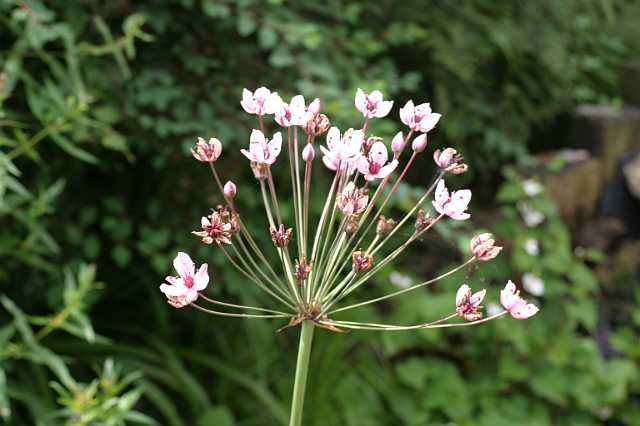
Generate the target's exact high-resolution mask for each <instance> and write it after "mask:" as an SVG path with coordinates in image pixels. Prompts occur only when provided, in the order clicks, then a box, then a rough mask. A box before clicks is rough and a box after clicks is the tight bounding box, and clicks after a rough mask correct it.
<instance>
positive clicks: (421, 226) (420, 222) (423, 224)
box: [415, 209, 435, 232]
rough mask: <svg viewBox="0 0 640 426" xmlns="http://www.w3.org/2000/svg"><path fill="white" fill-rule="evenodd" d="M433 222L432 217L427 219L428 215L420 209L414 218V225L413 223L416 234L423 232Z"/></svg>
mask: <svg viewBox="0 0 640 426" xmlns="http://www.w3.org/2000/svg"><path fill="white" fill-rule="evenodd" d="M434 220H435V219H434V218H432V217H429V215H428V214H427V213H425V211H424V210H422V209H420V210H419V211H418V215H417V216H416V223H415V228H416V232H422V231H424V230H425V229H426V228H427V227H428V226H429V225H431V224H432V223H433V221H434Z"/></svg>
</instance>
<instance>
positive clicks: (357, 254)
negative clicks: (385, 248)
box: [351, 250, 373, 273]
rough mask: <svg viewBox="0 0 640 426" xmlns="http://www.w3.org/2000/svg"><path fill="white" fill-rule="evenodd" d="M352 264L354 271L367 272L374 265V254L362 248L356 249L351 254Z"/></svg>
mask: <svg viewBox="0 0 640 426" xmlns="http://www.w3.org/2000/svg"><path fill="white" fill-rule="evenodd" d="M351 264H352V266H353V270H354V272H356V273H360V272H366V271H368V270H369V269H371V267H372V266H373V256H371V255H370V254H368V253H366V252H364V251H361V250H358V251H354V252H353V254H352V255H351Z"/></svg>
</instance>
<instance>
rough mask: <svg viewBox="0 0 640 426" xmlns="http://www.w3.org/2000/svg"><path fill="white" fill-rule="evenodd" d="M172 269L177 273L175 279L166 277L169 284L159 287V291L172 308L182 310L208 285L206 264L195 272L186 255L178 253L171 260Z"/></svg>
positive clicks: (189, 258) (191, 262)
mask: <svg viewBox="0 0 640 426" xmlns="http://www.w3.org/2000/svg"><path fill="white" fill-rule="evenodd" d="M173 267H174V268H175V270H176V271H177V272H178V275H179V276H177V277H172V276H168V277H166V278H165V279H166V281H167V282H168V283H169V284H166V283H165V284H162V285H160V291H161V292H163V293H164V294H165V296H167V302H168V303H169V304H170V305H171V306H173V307H174V308H182V307H184V306H187V305H188V304H190V303H191V302H194V301H195V300H196V299H197V298H198V292H199V291H202V290H204V289H205V288H206V287H207V284H209V273H208V272H207V268H208V266H207V264H206V263H203V264H202V265H201V266H200V269H198V272H196V271H195V268H196V267H195V265H194V263H193V261H192V260H191V257H189V255H188V254H186V253H183V252H179V253H178V255H177V256H176V258H175V259H173Z"/></svg>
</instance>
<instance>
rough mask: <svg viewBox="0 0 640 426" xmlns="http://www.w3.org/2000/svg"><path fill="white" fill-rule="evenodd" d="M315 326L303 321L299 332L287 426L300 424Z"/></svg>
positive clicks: (298, 425)
mask: <svg viewBox="0 0 640 426" xmlns="http://www.w3.org/2000/svg"><path fill="white" fill-rule="evenodd" d="M314 329H315V326H314V325H313V323H312V322H311V321H308V320H307V321H303V322H302V328H301V330H300V345H299V347H298V361H297V363H296V379H295V382H294V384H293V397H292V400H291V420H290V421H289V426H300V425H301V424H302V408H303V405H304V392H305V389H306V387H307V373H308V372H309V357H310V356H311V343H312V342H313V330H314Z"/></svg>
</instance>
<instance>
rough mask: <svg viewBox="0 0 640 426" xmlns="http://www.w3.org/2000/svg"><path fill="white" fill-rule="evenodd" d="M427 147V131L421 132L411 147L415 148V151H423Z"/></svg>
mask: <svg viewBox="0 0 640 426" xmlns="http://www.w3.org/2000/svg"><path fill="white" fill-rule="evenodd" d="M426 147H427V134H426V133H423V134H421V135H420V136H418V137H417V138H415V139H414V140H413V142H412V143H411V149H413V151H414V152H422V151H424V150H425V148H426Z"/></svg>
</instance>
